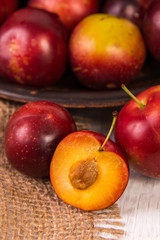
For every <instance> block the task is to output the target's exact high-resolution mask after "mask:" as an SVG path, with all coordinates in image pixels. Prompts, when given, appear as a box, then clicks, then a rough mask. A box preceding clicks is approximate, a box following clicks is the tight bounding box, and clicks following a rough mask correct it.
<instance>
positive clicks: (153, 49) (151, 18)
mask: <svg viewBox="0 0 160 240" xmlns="http://www.w3.org/2000/svg"><path fill="white" fill-rule="evenodd" d="M159 22H160V1H157V0H154V1H152V2H151V4H150V5H149V7H148V9H147V11H146V13H145V16H144V19H143V23H142V31H143V36H144V40H145V43H146V46H147V49H148V50H149V52H150V53H151V55H152V57H153V58H155V59H156V60H158V61H160V47H159V43H160V24H159Z"/></svg>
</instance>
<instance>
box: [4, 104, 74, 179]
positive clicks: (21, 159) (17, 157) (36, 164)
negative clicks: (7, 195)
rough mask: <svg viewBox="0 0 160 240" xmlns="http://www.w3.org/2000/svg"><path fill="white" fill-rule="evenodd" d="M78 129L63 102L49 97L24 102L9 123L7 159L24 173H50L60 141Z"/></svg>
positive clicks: (39, 174)
mask: <svg viewBox="0 0 160 240" xmlns="http://www.w3.org/2000/svg"><path fill="white" fill-rule="evenodd" d="M75 130H76V125H75V122H74V120H73V118H72V117H71V115H70V114H69V112H68V111H67V110H66V109H64V108H62V107H61V106H59V105H57V104H55V103H53V102H47V101H36V102H31V103H28V104H25V105H23V106H22V107H20V108H19V109H18V110H17V111H16V112H15V113H14V114H13V115H12V116H11V118H10V119H9V121H8V124H7V126H6V137H5V149H6V155H7V158H8V161H9V162H10V163H11V164H12V165H13V166H14V167H15V168H16V169H17V170H19V171H20V172H22V173H24V174H27V175H30V176H33V177H45V176H48V175H49V166H50V161H51V158H52V155H53V153H54V150H55V148H56V146H57V144H58V143H59V142H60V141H61V140H62V139H63V138H64V137H65V136H66V135H67V134H69V133H71V132H73V131H75Z"/></svg>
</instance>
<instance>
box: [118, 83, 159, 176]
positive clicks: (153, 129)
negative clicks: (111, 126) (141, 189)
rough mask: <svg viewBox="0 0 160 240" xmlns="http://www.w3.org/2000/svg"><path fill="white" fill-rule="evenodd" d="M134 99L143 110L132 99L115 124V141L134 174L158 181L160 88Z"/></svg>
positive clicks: (156, 87) (150, 89)
mask: <svg viewBox="0 0 160 240" xmlns="http://www.w3.org/2000/svg"><path fill="white" fill-rule="evenodd" d="M137 98H138V99H139V100H140V101H141V102H142V103H143V104H145V107H144V108H140V107H139V105H138V104H137V103H136V102H135V101H134V100H131V101H129V102H128V103H127V104H126V105H125V106H124V107H123V108H122V110H121V111H120V113H119V115H118V118H117V121H116V124H115V131H114V135H115V141H116V143H117V144H118V146H119V147H120V148H121V149H122V150H123V151H124V153H125V155H126V157H127V159H128V161H129V164H130V166H132V167H133V168H134V169H135V170H136V171H137V172H139V173H141V174H143V175H145V176H148V177H152V178H160V137H159V132H160V110H159V103H160V86H154V87H151V88H149V89H147V90H145V91H144V92H142V93H140V94H139V95H138V96H137Z"/></svg>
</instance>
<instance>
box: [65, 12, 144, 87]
mask: <svg viewBox="0 0 160 240" xmlns="http://www.w3.org/2000/svg"><path fill="white" fill-rule="evenodd" d="M128 42H129V43H130V44H128ZM137 42H138V43H139V44H137ZM145 58H146V48H145V44H144V41H143V37H142V34H141V32H140V31H139V29H138V27H137V26H135V25H134V24H133V23H131V22H130V21H128V20H126V19H122V18H117V17H114V16H111V15H108V14H100V13H99V14H93V15H90V16H88V17H86V18H85V19H83V20H82V21H81V22H80V23H79V24H78V25H77V26H76V27H75V28H74V30H73V31H72V33H71V36H70V39H69V60H70V64H71V68H72V70H73V72H74V74H75V76H76V77H77V79H78V80H79V81H80V82H81V83H82V84H83V85H84V86H87V87H89V88H93V89H100V90H101V89H106V88H113V87H114V88H115V87H120V85H121V84H122V83H125V84H127V83H129V82H130V81H132V80H133V79H134V78H135V77H136V75H137V74H138V73H139V71H140V70H141V68H142V66H143V64H144V61H145Z"/></svg>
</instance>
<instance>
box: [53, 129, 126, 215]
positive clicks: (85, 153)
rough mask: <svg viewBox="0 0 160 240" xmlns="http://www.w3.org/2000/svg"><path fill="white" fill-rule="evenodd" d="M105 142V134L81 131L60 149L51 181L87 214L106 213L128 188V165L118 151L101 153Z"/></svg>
mask: <svg viewBox="0 0 160 240" xmlns="http://www.w3.org/2000/svg"><path fill="white" fill-rule="evenodd" d="M104 139H105V136H103V135H101V134H97V133H94V132H89V131H79V132H76V133H72V134H70V135H68V136H67V137H65V138H64V139H63V140H62V141H61V143H60V144H59V145H58V147H57V149H56V151H55V154H54V156H53V158H52V161H51V167H50V178H51V183H52V185H53V188H54V190H55V192H56V193H57V195H58V196H59V197H60V198H61V199H62V200H63V201H65V202H66V203H68V204H70V205H73V206H75V207H78V208H80V209H83V210H87V211H92V210H98V209H103V208H106V207H108V206H110V205H112V204H113V203H114V202H116V201H117V200H118V199H119V197H120V196H121V194H122V193H123V191H124V189H125V188H126V185H127V182H128V175H129V173H128V166H127V163H126V162H125V161H124V159H123V158H122V156H120V155H118V154H117V153H116V151H115V152H114V151H107V150H106V148H107V146H106V147H105V149H104V151H99V148H100V146H101V144H102V143H103V140H104ZM108 144H109V145H110V144H111V145H112V141H111V140H110V141H109V143H108ZM75 179H76V180H75ZM75 182H76V184H75ZM81 183H82V184H83V185H81ZM81 186H82V187H81Z"/></svg>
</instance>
